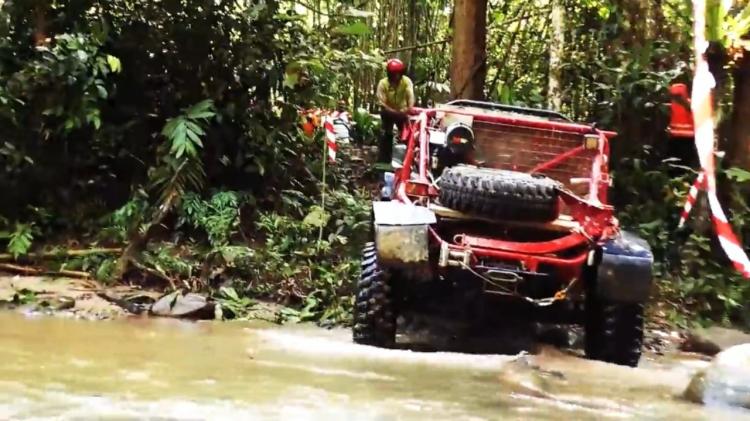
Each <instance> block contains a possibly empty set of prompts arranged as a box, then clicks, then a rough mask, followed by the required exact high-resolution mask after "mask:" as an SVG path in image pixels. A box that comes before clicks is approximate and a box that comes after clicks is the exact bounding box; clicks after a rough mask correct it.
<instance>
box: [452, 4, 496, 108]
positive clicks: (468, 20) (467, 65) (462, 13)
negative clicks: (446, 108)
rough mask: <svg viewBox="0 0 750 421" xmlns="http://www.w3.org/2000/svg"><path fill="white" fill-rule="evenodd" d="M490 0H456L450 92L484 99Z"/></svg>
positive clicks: (466, 97)
mask: <svg viewBox="0 0 750 421" xmlns="http://www.w3.org/2000/svg"><path fill="white" fill-rule="evenodd" d="M486 50H487V0H456V4H455V7H454V9H453V61H452V63H451V96H452V97H453V98H464V99H483V98H484V78H485V76H486V75H487V51H486Z"/></svg>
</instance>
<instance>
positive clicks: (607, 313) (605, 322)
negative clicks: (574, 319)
mask: <svg viewBox="0 0 750 421" xmlns="http://www.w3.org/2000/svg"><path fill="white" fill-rule="evenodd" d="M643 308H644V305H643V304H642V303H612V302H606V301H604V300H600V299H598V298H597V297H595V296H592V297H587V298H586V315H585V322H584V330H585V351H586V357H587V358H589V359H592V360H600V361H605V362H608V363H613V364H619V365H625V366H629V367H635V366H637V365H638V360H639V359H640V358H641V347H642V346H643Z"/></svg>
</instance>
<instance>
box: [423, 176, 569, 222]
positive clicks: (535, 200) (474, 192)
mask: <svg viewBox="0 0 750 421" xmlns="http://www.w3.org/2000/svg"><path fill="white" fill-rule="evenodd" d="M438 186H439V187H440V202H441V203H442V204H443V205H444V206H447V207H449V208H452V209H455V210H458V211H461V212H466V213H471V214H475V215H478V216H484V217H489V218H493V219H512V220H522V221H545V222H546V221H552V220H554V219H556V218H557V217H558V215H559V213H560V209H559V201H558V191H559V188H560V184H559V183H558V182H556V181H554V180H552V179H551V178H548V177H544V176H537V175H531V174H526V173H521V172H515V171H506V170H497V169H489V168H476V167H467V166H457V167H452V168H447V169H446V170H445V171H444V172H443V175H442V177H441V178H440V181H439V182H438Z"/></svg>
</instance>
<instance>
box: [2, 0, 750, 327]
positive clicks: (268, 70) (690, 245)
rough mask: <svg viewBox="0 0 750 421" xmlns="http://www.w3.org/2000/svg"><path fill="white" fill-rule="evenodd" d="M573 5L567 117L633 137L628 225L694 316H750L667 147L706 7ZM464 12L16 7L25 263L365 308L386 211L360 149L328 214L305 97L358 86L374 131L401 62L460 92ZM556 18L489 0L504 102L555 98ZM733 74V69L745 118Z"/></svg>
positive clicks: (10, 216) (738, 188)
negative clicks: (46, 258) (376, 227)
mask: <svg viewBox="0 0 750 421" xmlns="http://www.w3.org/2000/svg"><path fill="white" fill-rule="evenodd" d="M710 3H711V2H710ZM720 3H721V4H723V2H718V1H716V2H713V3H712V4H713V7H714V8H715V9H713V10H715V11H716V12H715V14H714V15H712V16H714V19H713V20H710V21H711V22H714V23H713V25H714V26H712V28H714V29H715V30H714V32H712V33H713V34H715V38H716V41H718V44H721V45H723V46H724V47H723V48H724V50H725V51H727V50H728V49H730V47H731V46H732V45H734V44H733V40H737V39H740V38H741V36H742V35H744V34H745V32H746V31H747V28H746V27H745V26H743V25H744V22H745V21H744V20H743V16H744V15H743V14H742V13H743V12H742V8H741V7H740V6H736V7H735V8H733V9H730V10H719V6H720ZM556 4H560V5H562V7H563V8H564V9H565V10H564V16H565V19H564V28H563V29H564V30H563V31H562V32H561V34H562V35H563V36H564V48H563V49H562V55H561V69H560V72H559V77H560V78H561V80H560V83H559V86H560V87H561V89H562V99H563V100H562V103H561V111H563V112H565V113H567V114H569V115H571V116H572V117H575V118H577V119H580V120H586V121H592V122H593V121H596V122H598V123H599V124H600V125H601V126H603V127H607V128H611V129H613V130H617V131H618V132H619V133H620V137H619V139H620V140H621V141H618V140H616V141H615V142H614V144H613V160H612V162H613V165H614V167H615V168H614V169H615V172H616V177H617V178H616V180H617V183H616V185H615V191H614V194H613V199H614V200H615V202H616V203H617V205H618V207H619V209H620V210H621V214H620V219H621V221H622V222H623V224H624V225H625V226H626V227H629V228H631V229H635V230H637V231H639V232H641V233H642V234H644V235H645V236H646V237H647V238H648V239H649V240H650V242H651V244H652V245H653V246H654V248H655V251H656V253H657V258H658V260H659V262H658V268H659V274H660V279H661V282H660V292H659V294H661V296H662V297H663V299H664V300H665V301H666V302H668V303H672V304H673V306H672V307H673V308H674V309H683V310H684V309H687V310H688V311H690V312H693V313H694V314H698V315H700V316H702V317H706V318H711V319H715V320H725V321H739V320H741V319H742V317H743V315H742V312H741V311H740V310H741V309H742V306H743V303H745V302H747V300H748V299H750V288H749V287H748V285H750V284H749V283H747V282H743V281H741V280H740V279H739V278H738V277H737V276H736V275H734V274H733V272H732V271H731V269H729V267H728V266H727V265H726V262H725V261H723V260H722V258H721V254H720V253H718V252H717V251H716V248H715V247H713V246H712V240H711V235H710V230H705V229H699V227H698V228H697V229H695V230H694V231H693V232H685V233H683V232H678V231H677V230H676V218H677V215H678V207H679V204H680V202H681V200H682V199H683V197H684V193H685V192H686V191H687V186H688V184H689V182H690V181H691V180H690V178H691V173H690V172H686V171H685V170H675V168H674V165H673V164H670V161H669V160H667V158H668V153H667V152H668V148H667V146H666V145H667V142H668V140H667V138H666V134H665V128H666V125H667V121H668V115H667V106H666V103H667V102H668V95H667V87H668V85H669V84H670V83H672V82H675V81H681V82H687V81H689V63H690V59H691V55H690V54H691V27H690V25H691V17H690V13H691V12H690V9H689V3H688V2H685V1H682V0H659V1H652V2H651V1H650V2H642V1H638V0H564V1H560V2H557V3H556ZM452 6H453V3H452V2H447V1H446V0H408V1H404V0H371V1H363V2H358V1H353V0H340V1H332V0H304V1H303V0H294V1H282V0H164V1H159V2H155V1H149V2H142V1H135V0H107V1H101V0H52V1H49V0H5V1H0V133H2V135H1V136H0V192H2V195H3V200H2V201H0V241H2V244H3V246H4V247H5V248H6V250H7V252H8V253H9V254H11V255H12V256H13V257H14V258H17V259H24V258H25V257H24V256H27V257H26V258H28V253H29V252H30V251H34V250H37V251H38V250H40V249H45V248H55V247H56V248H60V249H64V248H66V247H70V248H81V247H89V246H112V247H122V248H124V250H123V252H122V254H121V255H105V254H101V255H96V254H94V255H87V256H85V257H73V258H68V259H62V260H61V261H59V262H56V263H55V264H63V265H64V266H65V267H66V268H71V269H80V270H85V271H89V272H91V273H93V274H95V275H96V277H98V278H100V279H102V280H104V281H108V282H115V281H119V280H121V279H126V280H128V281H131V282H136V281H138V282H144V283H154V282H156V283H159V284H161V285H162V286H164V285H168V286H169V287H170V288H172V287H189V288H192V289H204V290H210V291H215V292H216V294H217V297H218V298H219V299H220V300H223V302H225V303H226V306H227V307H228V308H233V309H234V310H233V311H231V313H235V314H241V313H242V311H241V309H240V308H241V307H243V306H247V305H251V302H252V301H251V300H249V299H246V298H247V297H248V296H250V297H254V298H271V299H275V300H277V301H281V302H283V303H285V304H288V305H289V306H290V307H291V308H292V309H291V310H288V311H287V312H286V313H284V317H285V318H288V319H291V320H313V319H314V320H321V319H322V320H329V321H332V322H340V321H344V320H345V319H346V318H347V315H348V309H349V307H350V305H351V302H350V299H349V298H348V297H349V295H348V294H349V292H350V287H351V285H350V280H351V279H353V278H354V277H355V276H354V275H355V273H356V271H357V270H358V267H357V264H356V256H357V253H358V250H359V248H360V246H361V244H362V242H363V241H364V236H365V235H366V232H367V230H368V224H369V222H368V219H369V210H368V204H367V200H369V197H370V192H368V191H367V190H366V188H367V187H366V186H367V184H366V183H362V180H363V179H362V178H361V177H360V176H361V175H362V174H363V173H365V172H366V171H365V170H364V168H363V167H362V166H361V164H359V162H360V161H357V160H356V159H353V158H354V157H351V156H350V154H349V153H347V152H346V151H344V152H343V153H342V152H340V153H339V156H343V158H342V159H341V160H340V162H338V163H337V164H336V165H335V166H334V167H333V169H332V171H329V178H328V186H327V187H328V188H327V190H328V191H329V192H330V194H329V195H328V201H327V204H326V206H325V208H321V207H320V202H319V198H320V193H321V188H322V187H323V186H322V185H321V183H320V178H321V164H322V162H321V158H322V153H321V142H320V140H319V139H318V138H313V139H310V138H307V137H305V136H303V135H302V134H301V133H300V131H299V129H298V127H297V123H298V119H299V110H300V109H301V108H305V107H309V106H317V107H324V108H325V107H327V108H331V107H334V106H336V104H337V103H339V101H341V100H343V101H344V102H345V103H346V104H347V106H348V108H349V109H350V110H352V111H353V113H354V116H355V120H356V127H357V130H358V133H357V135H358V139H359V141H361V142H365V143H367V142H371V139H372V138H373V137H374V136H373V135H374V133H375V130H376V123H374V122H373V120H372V118H371V117H369V114H368V111H374V108H373V94H374V92H373V91H374V86H375V83H376V82H377V80H378V79H379V78H380V77H382V75H381V72H382V70H381V66H382V63H383V61H384V58H385V57H387V56H394V55H395V56H399V57H400V58H402V59H403V60H404V61H405V62H406V63H407V64H408V74H409V76H410V77H411V78H412V79H413V80H414V81H415V86H416V90H417V97H418V103H419V105H430V104H432V103H436V102H440V101H444V100H446V99H448V95H449V92H450V88H449V87H450V74H449V69H450V57H451V54H450V52H451V51H450V49H451V43H450V40H451V36H452ZM550 14H551V2H549V1H544V0H534V1H520V0H488V5H487V22H486V25H487V51H486V73H487V74H486V80H485V83H484V86H485V90H484V96H485V97H487V98H488V99H491V100H498V101H502V102H507V103H513V104H519V105H528V106H544V105H545V104H546V103H547V94H548V92H547V87H548V86H549V83H548V79H549V77H550V68H549V45H550V44H551V43H554V42H558V40H556V39H554V37H556V36H559V35H560V33H555V31H552V30H551V29H550ZM717 25H718V29H716V28H717ZM738 34H739V35H738ZM733 65H736V63H734V62H733V61H732V60H730V59H729V58H726V59H723V60H720V66H719V67H720V68H722V67H725V66H726V67H728V68H731V66H733ZM732 75H733V74H732V72H731V71H725V72H722V78H721V83H722V86H725V88H724V90H723V93H724V94H723V95H722V96H721V98H720V99H721V101H722V116H723V118H724V119H723V120H722V121H723V122H724V123H725V124H727V123H726V122H728V120H729V117H728V116H730V114H731V107H732V105H733V103H732V96H731V92H732V89H733V77H732ZM726 133H728V131H727V130H722V136H725V137H726V136H728V134H726ZM623 139H624V140H623ZM729 141H730V140H727V139H723V140H722V142H723V143H722V144H724V143H726V142H729ZM665 160H666V161H665ZM670 165H671V166H670ZM725 167H726V168H725V170H726V171H725V172H724V174H725V176H724V178H723V180H724V181H726V182H725V183H723V185H724V186H726V187H725V188H724V190H725V193H724V196H725V199H726V200H725V203H727V204H731V210H730V212H729V213H730V219H731V220H732V221H733V222H734V223H735V224H736V226H737V228H738V230H739V231H740V232H742V233H743V234H745V235H744V238H748V237H747V235H748V234H750V233H748V232H747V224H746V223H745V221H746V220H748V219H750V212H749V210H748V205H747V202H746V200H745V198H746V197H747V188H748V183H749V182H750V181H748V177H747V173H746V172H742V171H743V170H740V169H731V168H730V165H728V164H727V165H725ZM329 170H330V168H329ZM745 170H747V168H746V169H745ZM331 172H332V174H331ZM730 181H731V182H730ZM243 303H244V304H243Z"/></svg>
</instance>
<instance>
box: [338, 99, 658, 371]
mask: <svg viewBox="0 0 750 421" xmlns="http://www.w3.org/2000/svg"><path fill="white" fill-rule="evenodd" d="M614 136H616V133H613V132H607V131H602V130H599V129H597V128H596V126H595V125H588V124H579V123H574V122H573V121H571V120H569V119H568V118H567V117H565V116H563V115H561V114H559V113H557V112H553V111H546V110H538V109H530V108H520V107H514V106H508V105H501V104H495V103H486V102H477V101H468V100H459V101H453V102H450V103H448V104H445V105H441V106H438V107H436V108H434V109H422V110H418V112H417V115H415V116H412V117H411V119H410V123H409V124H408V125H407V126H406V127H405V129H404V130H403V132H402V134H401V136H400V140H401V151H402V154H403V156H402V157H401V158H399V159H398V160H397V162H394V166H395V167H396V168H395V170H394V171H393V172H390V173H386V174H385V177H384V178H385V187H384V188H383V197H382V199H381V200H378V201H375V202H373V238H372V240H373V241H372V242H371V243H368V244H367V245H366V246H365V248H364V251H363V256H362V273H361V278H360V279H359V281H358V283H357V286H356V297H355V309H354V327H353V337H354V341H355V342H357V343H360V344H368V345H375V346H380V347H392V346H394V345H395V341H396V324H397V323H396V322H397V318H398V315H399V313H400V312H402V311H403V310H404V309H405V308H408V307H409V306H413V305H417V306H418V305H420V304H424V303H426V302H428V301H430V300H433V297H436V296H438V295H439V294H448V295H450V294H465V293H466V291H472V292H473V295H472V294H469V296H471V297H475V299H476V300H477V304H476V308H482V306H481V305H480V304H479V301H480V300H484V299H483V298H482V297H485V298H486V297H488V296H490V297H501V298H502V299H503V300H502V301H496V302H498V304H496V307H492V306H490V307H489V308H487V307H484V311H485V312H493V311H495V310H497V311H499V310H501V308H500V306H503V304H502V303H503V302H511V303H512V302H517V303H527V304H524V305H528V306H530V307H533V308H540V309H541V308H545V307H546V308H552V307H558V308H561V309H567V310H570V311H571V312H572V314H579V315H580V317H578V318H575V317H574V318H573V319H572V321H573V322H580V323H581V324H583V326H584V331H585V352H586V356H587V357H588V358H592V359H597V360H602V361H607V362H612V363H616V364H621V365H629V366H635V365H637V364H638V360H639V358H640V355H641V343H642V339H643V309H644V302H645V301H646V300H647V298H648V296H649V292H650V289H651V283H652V274H651V268H652V263H653V257H652V254H651V250H650V248H649V246H648V244H647V243H646V242H645V241H644V240H642V239H640V238H638V237H637V236H635V235H634V234H631V233H628V232H625V231H623V230H621V229H620V228H619V227H618V221H617V219H616V218H615V217H614V211H613V208H612V206H611V205H609V204H608V200H607V191H608V189H609V187H610V186H611V179H610V176H609V141H610V139H611V138H613V137H614ZM420 289H421V290H422V291H423V292H422V293H417V292H416V291H419V290H420ZM425 289H426V290H427V291H428V293H424V290H425ZM429 291H432V292H434V293H435V294H432V295H431V294H430V293H429ZM561 314H562V313H561ZM561 321H562V320H561Z"/></svg>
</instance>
